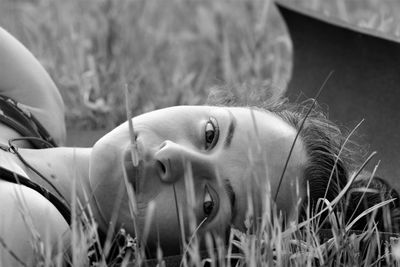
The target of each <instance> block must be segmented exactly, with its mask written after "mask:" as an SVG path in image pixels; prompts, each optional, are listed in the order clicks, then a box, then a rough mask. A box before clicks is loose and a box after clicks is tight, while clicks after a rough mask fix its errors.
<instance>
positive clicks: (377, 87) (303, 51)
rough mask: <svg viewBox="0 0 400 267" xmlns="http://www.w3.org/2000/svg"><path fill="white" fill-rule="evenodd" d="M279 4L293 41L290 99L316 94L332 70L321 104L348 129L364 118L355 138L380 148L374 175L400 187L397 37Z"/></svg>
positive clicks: (399, 46) (399, 50)
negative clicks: (392, 37) (378, 162)
mask: <svg viewBox="0 0 400 267" xmlns="http://www.w3.org/2000/svg"><path fill="white" fill-rule="evenodd" d="M277 6H278V8H279V10H280V12H281V14H282V15H283V17H284V19H285V21H286V24H287V27H288V29H289V32H290V36H291V39H292V41H293V49H294V62H293V73H292V80H291V82H290V84H289V87H288V90H287V95H288V97H289V99H290V100H291V101H295V100H298V99H299V100H304V99H306V98H310V97H311V98H312V97H314V96H315V95H316V93H317V91H318V89H319V87H321V85H322V83H323V82H324V80H325V79H326V77H327V76H328V75H329V73H330V72H331V71H334V73H333V76H332V77H331V78H330V79H329V81H328V83H327V85H326V86H325V88H324V90H323V91H322V94H321V96H320V97H319V99H318V101H319V103H320V104H322V105H323V106H325V105H326V106H327V107H328V114H329V118H330V119H331V120H333V121H334V122H336V123H338V124H339V125H342V126H345V127H346V128H347V129H349V130H351V129H353V128H354V127H355V126H356V125H357V124H358V123H359V122H360V121H361V120H362V119H363V118H364V119H365V121H364V123H363V124H362V126H361V128H360V129H359V130H358V132H357V133H358V135H359V137H358V140H361V142H363V143H367V144H369V147H368V151H369V152H372V151H377V152H378V155H377V156H376V159H379V160H381V163H380V166H379V169H378V175H381V176H382V177H384V178H385V179H387V180H389V181H390V182H391V184H392V185H393V186H395V187H396V188H397V189H400V183H399V182H398V178H400V107H399V102H400V43H399V41H400V40H397V41H396V40H395V39H391V38H389V37H387V36H384V35H382V34H378V33H376V32H373V31H370V30H366V29H361V28H358V27H355V26H350V25H348V24H346V23H343V22H341V21H339V20H337V19H333V18H327V17H324V16H321V15H319V14H317V13H316V12H313V11H310V10H306V9H303V8H299V7H297V6H296V7H295V6H294V5H292V4H289V3H286V2H282V1H278V3H277ZM356 141H357V139H356ZM374 163H376V162H374ZM369 169H370V170H372V169H373V166H370V168H369Z"/></svg>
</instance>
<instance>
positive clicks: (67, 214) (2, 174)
mask: <svg viewBox="0 0 400 267" xmlns="http://www.w3.org/2000/svg"><path fill="white" fill-rule="evenodd" d="M0 180H5V181H7V182H10V183H15V184H20V185H24V186H26V187H29V188H31V189H33V190H35V191H36V192H38V193H39V194H41V195H42V196H44V197H45V198H46V199H48V200H49V201H50V203H51V204H53V205H54V206H55V207H56V209H57V210H58V211H59V212H60V213H61V215H62V216H63V217H64V219H65V221H66V222H67V223H68V224H70V223H71V210H70V208H69V207H68V205H67V204H66V203H65V202H64V201H62V200H61V199H59V198H58V197H56V196H55V195H53V194H52V193H51V192H49V191H48V190H46V189H45V188H44V187H42V186H40V185H38V184H36V183H34V182H32V181H31V180H29V179H27V178H25V177H23V176H21V175H19V174H17V173H14V172H12V171H10V170H7V169H5V168H3V167H0Z"/></svg>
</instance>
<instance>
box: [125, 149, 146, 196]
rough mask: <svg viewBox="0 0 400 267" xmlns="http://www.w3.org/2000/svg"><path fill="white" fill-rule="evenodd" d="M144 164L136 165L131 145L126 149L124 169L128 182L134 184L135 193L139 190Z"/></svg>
mask: <svg viewBox="0 0 400 267" xmlns="http://www.w3.org/2000/svg"><path fill="white" fill-rule="evenodd" d="M141 167H142V164H140V162H139V164H138V166H134V164H133V161H132V151H131V147H129V148H128V149H126V151H125V155H124V171H125V174H126V177H127V180H128V182H129V183H130V184H131V185H132V186H133V189H134V191H135V193H137V192H138V190H139V179H140V174H141Z"/></svg>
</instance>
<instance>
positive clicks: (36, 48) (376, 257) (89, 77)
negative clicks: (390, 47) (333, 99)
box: [0, 0, 400, 266]
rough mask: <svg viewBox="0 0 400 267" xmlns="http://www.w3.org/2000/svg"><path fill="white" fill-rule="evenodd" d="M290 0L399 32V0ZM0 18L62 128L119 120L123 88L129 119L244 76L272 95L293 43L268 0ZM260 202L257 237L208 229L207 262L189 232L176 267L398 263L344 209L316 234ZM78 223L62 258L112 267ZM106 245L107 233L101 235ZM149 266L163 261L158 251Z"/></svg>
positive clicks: (17, 9)
mask: <svg viewBox="0 0 400 267" xmlns="http://www.w3.org/2000/svg"><path fill="white" fill-rule="evenodd" d="M293 2H296V3H298V4H299V5H304V6H306V7H310V8H313V9H315V10H319V11H320V12H322V13H325V14H327V15H330V16H335V17H339V18H341V19H344V20H346V21H349V22H351V23H355V24H357V25H359V26H361V27H369V28H374V29H377V30H380V31H384V32H387V33H390V34H393V35H396V36H400V27H399V26H398V25H400V23H399V16H400V15H398V14H400V5H398V4H397V2H396V1H395V0H392V1H385V2H384V3H383V2H382V1H374V0H368V1H364V2H361V1H343V0H337V1H317V0H309V1H306V0H296V1H293ZM0 25H1V26H2V27H4V28H6V29H7V30H9V31H10V32H11V33H12V34H14V35H15V36H16V37H17V38H18V39H19V40H21V41H22V42H23V43H24V44H25V45H26V46H27V47H28V48H29V49H30V50H31V51H32V52H33V53H34V54H35V56H36V57H38V58H39V60H40V61H41V63H42V64H43V65H44V66H45V68H46V69H47V70H48V71H49V72H50V74H51V76H52V77H53V79H54V80H55V82H56V84H57V86H58V87H59V89H60V91H61V94H62V96H63V98H64V100H65V102H66V106H67V110H66V116H67V124H68V127H78V128H80V129H87V128H109V129H110V128H112V127H114V126H115V125H117V124H119V123H120V122H122V121H124V120H125V119H126V111H125V106H124V103H125V100H124V96H125V94H124V91H123V88H124V85H125V84H129V87H130V88H132V90H133V91H134V92H133V94H132V95H133V96H132V97H131V98H130V99H129V100H128V101H129V102H130V103H131V111H132V114H133V115H136V114H140V113H143V112H146V111H150V110H153V109H157V108H162V107H166V106H171V105H180V104H201V103H203V102H204V101H205V99H206V97H207V94H208V88H209V87H210V86H211V85H214V84H218V83H228V84H241V83H247V84H249V85H250V86H249V87H253V88H261V89H260V90H261V91H259V92H257V95H259V96H261V97H269V96H271V95H275V94H281V93H282V92H283V91H284V88H285V85H286V83H287V81H288V79H289V76H290V67H291V61H290V56H291V44H290V40H289V37H288V36H287V34H286V32H285V29H284V26H283V22H282V21H281V19H280V18H279V16H278V15H277V13H276V10H275V9H274V7H273V6H272V3H271V1H264V0H243V1H228V0H220V1H212V0H204V1H194V0H191V1H184V0H170V1H157V0H120V1H112V0H101V1H98V0H86V1H81V0H68V1H63V0H31V1H28V0H19V1H14V0H1V1H0ZM249 87H246V88H249ZM243 88H244V87H243ZM265 88H270V89H269V90H265ZM246 94H249V92H247V93H246ZM246 94H245V92H244V95H246ZM75 204H76V205H78V203H75ZM326 205H327V207H328V208H329V207H330V206H329V205H331V204H330V203H327V204H326ZM78 206H79V205H78ZM249 208H250V210H251V207H249ZM76 209H77V210H79V208H76ZM264 209H265V210H266V211H267V212H265V213H264V214H263V216H262V218H261V222H262V223H261V224H260V225H261V226H260V227H258V228H257V229H256V231H254V232H250V231H248V232H247V233H242V232H239V231H235V230H233V231H232V232H231V235H230V237H229V242H228V246H225V244H224V242H222V241H221V240H218V239H217V241H216V242H214V241H212V237H211V236H209V235H207V236H206V238H205V239H206V243H207V251H208V252H209V253H208V256H207V257H206V259H201V258H200V257H199V252H198V247H199V246H198V245H196V242H198V240H197V239H196V238H193V240H192V241H191V242H190V243H191V244H189V245H190V246H186V250H185V251H186V254H187V255H188V256H189V258H190V259H189V260H184V261H182V265H183V266H202V265H203V264H204V263H205V262H210V264H211V266H232V265H237V266H245V265H246V266H270V265H278V266H289V265H293V266H324V265H327V266H331V265H341V264H344V265H352V266H370V265H371V264H377V265H380V264H384V263H386V264H388V265H392V266H394V265H398V262H397V261H396V259H398V258H396V255H397V254H400V253H398V252H397V251H398V250H399V248H398V246H396V242H397V241H396V240H395V239H390V238H389V239H387V240H385V239H382V236H381V234H380V233H379V232H378V230H377V228H376V225H374V223H373V220H372V219H371V221H370V223H369V224H368V225H367V226H366V227H367V228H366V231H365V232H363V233H355V232H351V231H345V229H346V224H345V223H344V221H343V218H342V217H340V216H341V215H340V214H336V213H332V214H331V215H330V216H329V217H328V220H329V222H330V224H331V225H332V228H331V229H330V230H328V232H327V233H324V232H322V234H321V231H320V229H319V228H318V226H317V224H316V223H315V221H316V220H317V219H318V218H314V217H313V216H314V214H307V218H308V219H307V220H306V222H305V223H303V224H302V227H301V228H300V227H299V225H297V224H294V225H289V226H287V228H284V227H283V224H282V221H283V219H282V217H281V215H280V214H279V213H278V212H277V210H276V208H275V206H274V204H273V203H272V202H271V201H270V196H268V195H266V199H265V207H264ZM376 209H377V207H374V208H373V209H371V210H370V211H369V212H370V213H371V214H373V213H374V212H375V210H376ZM372 218H373V216H372ZM354 219H357V218H354ZM75 220H77V219H76V218H75ZM85 221H86V223H84V224H83V225H82V224H81V223H77V222H76V223H73V224H72V232H73V240H72V241H71V248H70V255H71V257H69V258H67V259H66V260H67V262H70V263H71V264H73V265H74V266H87V265H89V258H93V257H94V255H95V254H97V253H95V252H96V250H99V252H100V253H99V255H100V256H98V257H94V259H95V260H94V264H95V265H97V266H105V265H107V264H108V265H116V261H111V262H110V261H107V254H108V250H109V249H108V248H104V250H103V248H101V247H100V248H97V249H96V244H98V243H99V240H98V236H97V234H96V231H95V228H96V224H95V222H93V218H91V217H90V215H89V216H88V218H85ZM192 230H195V228H194V229H192ZM119 236H120V237H123V238H122V239H121V240H123V242H120V243H118V245H117V250H119V252H120V253H119V256H118V257H117V259H119V260H120V261H122V263H121V265H122V266H126V265H127V264H128V262H130V264H132V265H133V266H135V265H139V263H138V262H136V263H135V261H134V260H133V263H132V258H130V257H126V255H128V256H129V255H134V258H136V260H138V259H140V258H141V255H142V254H143V253H142V252H140V251H138V247H137V244H136V241H135V240H133V239H132V238H130V237H129V236H128V234H127V233H125V232H124V231H123V230H121V231H120V232H119ZM116 239H118V238H116ZM113 240H115V239H114V238H113V239H111V237H110V239H109V242H112V241H113ZM186 245H188V244H186ZM388 245H394V246H392V247H391V246H388ZM392 252H393V253H392ZM396 253H397V254H396ZM39 254H40V253H39ZM117 254H118V253H117ZM159 255H161V253H159ZM398 256H399V255H397V257H398ZM61 258H62V257H60V256H59V255H58V256H56V257H55V258H52V259H49V256H48V254H45V253H43V255H39V256H38V257H37V259H38V260H37V264H38V265H41V266H61V265H62V263H61V260H60V259H61ZM231 260H235V263H232V262H231ZM383 260H385V261H386V262H384V261H383ZM158 261H159V263H160V266H162V264H163V262H162V259H161V256H159V259H158Z"/></svg>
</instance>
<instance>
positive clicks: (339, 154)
mask: <svg viewBox="0 0 400 267" xmlns="http://www.w3.org/2000/svg"><path fill="white" fill-rule="evenodd" d="M249 90H250V92H252V91H251V90H252V89H251V88H250V89H249V88H248V87H247V86H246V85H244V86H242V87H241V88H227V87H223V88H221V87H216V88H213V90H212V91H211V94H210V95H209V98H208V103H209V104H212V105H224V106H226V105H228V106H248V107H256V108H257V109H264V110H268V111H270V112H273V113H274V114H276V115H277V116H279V117H280V118H282V119H283V120H284V121H286V122H287V123H289V124H290V125H292V126H293V127H294V128H295V129H297V131H299V138H300V139H301V141H302V142H303V144H304V145H305V148H306V151H307V154H308V157H309V161H308V163H307V165H306V166H305V168H304V172H303V175H302V176H303V177H304V179H303V186H305V188H307V187H308V188H309V189H310V190H309V195H308V196H307V197H306V199H304V200H303V205H302V209H301V210H300V214H299V216H300V219H304V218H305V215H306V211H307V207H308V209H309V210H308V211H310V214H315V213H316V212H318V210H316V209H317V203H318V201H319V200H320V199H327V200H328V201H332V200H333V199H335V198H336V196H338V194H339V192H340V191H342V189H343V188H344V187H345V185H346V184H347V182H348V180H349V173H351V172H354V169H355V168H354V167H359V165H360V164H357V162H359V160H358V159H359V158H361V156H359V155H357V153H355V151H362V149H361V147H360V146H357V145H356V144H355V143H353V142H351V141H346V140H347V139H346V137H347V135H345V134H344V133H343V132H342V131H341V130H340V128H339V127H338V126H337V125H335V124H334V123H333V122H331V121H330V120H329V119H328V118H327V116H326V115H325V113H324V112H323V111H322V109H321V107H319V106H318V105H317V104H316V103H314V100H312V99H310V100H307V101H304V102H302V103H289V102H288V100H287V99H286V98H282V97H280V96H276V95H274V94H271V95H267V98H264V99H266V100H264V101H260V100H259V99H260V98H259V97H258V96H257V94H253V96H252V93H250V94H249V93H248V94H245V95H247V96H246V98H245V99H243V98H242V99H240V98H239V97H238V96H239V95H240V94H238V92H243V91H244V92H246V91H247V92H248V91H249ZM253 92H254V91H253ZM254 96H256V97H254ZM243 100H244V101H243ZM310 109H311V110H310ZM306 114H308V115H307V117H306ZM303 121H304V122H303ZM300 128H301V129H300ZM368 184H369V188H370V189H374V190H375V191H373V190H372V191H371V190H370V191H369V192H368V194H362V192H363V191H362V190H361V191H360V190H359V191H357V190H356V188H364V191H365V187H366V186H367V185H368ZM356 191H357V192H356ZM349 192H350V193H349V195H347V196H346V197H344V198H343V199H341V201H340V203H339V204H338V205H337V206H336V210H337V211H341V212H344V213H345V220H350V219H354V218H355V217H356V216H358V215H359V214H361V213H362V211H363V210H365V209H367V208H369V207H372V206H373V205H375V204H377V203H379V202H381V201H382V200H387V199H391V198H396V199H397V200H396V201H394V202H392V203H391V204H390V205H389V216H386V217H388V218H389V220H390V218H392V219H393V220H392V223H390V222H389V223H387V222H384V221H382V220H383V219H386V218H384V216H380V217H379V218H378V216H377V217H376V218H378V220H380V221H379V222H378V226H379V227H380V228H379V229H380V230H392V229H398V228H399V223H400V200H399V194H398V193H397V192H396V191H395V190H394V189H393V188H391V187H390V186H389V185H388V184H387V183H386V182H385V181H384V180H382V179H379V178H374V179H373V181H372V182H369V180H367V179H358V180H356V182H354V183H353V184H352V186H351V188H350V190H349ZM360 192H361V193H360ZM361 197H363V199H362V202H363V204H362V205H358V203H359V201H360V199H361ZM346 200H347V201H346ZM308 203H309V204H310V205H308ZM321 208H322V207H321ZM380 212H382V211H380ZM353 213H354V214H353ZM324 215H326V213H325V214H324ZM324 215H323V216H322V217H320V220H319V221H320V222H324V220H323V218H324ZM321 218H322V219H321ZM366 220H367V217H365V219H364V221H360V223H358V224H355V225H354V227H353V229H357V230H363V227H364V226H365V225H366ZM388 225H390V228H387V227H386V226H388ZM396 227H397V228H396Z"/></svg>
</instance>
